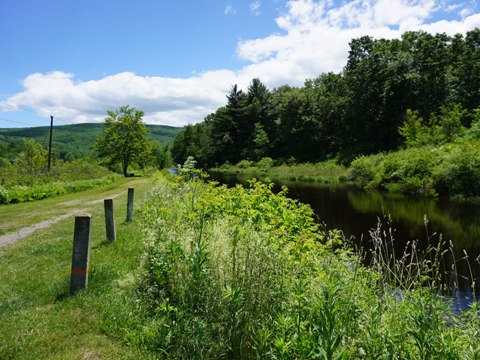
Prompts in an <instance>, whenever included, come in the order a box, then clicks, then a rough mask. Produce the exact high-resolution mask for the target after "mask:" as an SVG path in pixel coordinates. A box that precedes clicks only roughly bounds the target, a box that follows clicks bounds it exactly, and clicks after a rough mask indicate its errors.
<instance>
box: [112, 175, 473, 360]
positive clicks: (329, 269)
mask: <svg viewBox="0 0 480 360" xmlns="http://www.w3.org/2000/svg"><path fill="white" fill-rule="evenodd" d="M285 191H286V190H285V189H284V190H283V192H282V193H280V194H274V193H272V191H271V185H266V184H261V183H258V182H252V183H251V187H250V188H248V189H244V188H242V187H240V186H237V187H235V188H231V189H227V188H226V187H214V186H212V185H210V184H204V183H202V182H200V181H195V180H194V181H184V179H182V178H177V180H175V181H173V182H170V181H167V180H166V179H165V178H162V179H159V185H158V187H157V188H156V189H154V191H152V194H151V196H150V198H149V201H148V202H147V203H146V204H145V205H144V207H143V209H142V216H141V217H142V226H143V228H144V230H145V237H146V252H145V256H144V259H143V266H142V270H141V273H140V274H139V276H138V280H137V283H136V286H137V292H136V294H134V295H133V296H130V297H127V296H125V297H124V299H125V300H126V301H127V302H126V303H125V304H123V305H122V306H121V307H115V310H114V313H112V314H110V315H108V316H109V318H111V319H118V318H121V319H123V320H122V324H123V327H121V328H117V329H112V330H109V331H112V332H113V334H114V335H115V334H116V335H117V336H120V337H121V338H122V339H123V340H124V341H126V342H128V343H129V344H136V345H138V346H141V347H144V348H147V349H150V350H152V351H156V352H157V353H158V356H159V357H161V358H171V359H177V358H201V359H206V358H215V359H216V358H228V359H255V358H273V359H310V358H312V359H313V358H320V359H349V358H366V359H377V358H402V359H416V358H432V359H433V358H434V359H441V358H468V357H469V355H470V354H474V353H475V352H478V351H479V348H478V345H477V334H478V325H477V324H479V323H480V316H479V313H478V307H475V305H473V306H472V309H471V310H469V311H467V313H466V315H464V316H465V317H464V316H463V315H462V317H459V318H458V317H455V316H454V315H453V314H452V312H451V311H450V307H449V304H448V302H447V301H445V300H444V299H443V300H442V299H441V297H440V296H439V295H438V294H437V293H436V292H435V291H433V289H431V288H429V287H424V284H426V283H436V278H434V277H432V274H431V270H429V269H431V268H432V266H433V265H434V264H433V263H432V262H431V261H430V260H429V258H427V259H426V261H425V262H419V263H418V264H417V265H415V264H412V263H408V262H405V261H406V260H408V259H410V256H409V255H408V254H407V255H406V256H405V257H403V258H402V259H401V261H400V262H399V263H397V262H396V261H393V259H392V258H391V257H390V256H389V254H386V253H385V252H384V250H385V249H386V248H385V243H384V244H383V245H380V247H379V249H380V250H381V251H376V252H375V254H374V255H375V256H377V255H378V257H376V259H378V261H376V264H378V265H379V266H378V267H375V266H374V267H373V268H372V269H367V268H365V267H363V266H362V265H360V261H359V259H358V258H357V257H356V256H354V255H353V254H352V253H351V251H349V250H348V249H343V248H342V247H341V244H342V240H343V238H342V236H341V235H340V233H339V232H338V231H331V232H329V233H325V232H324V231H319V228H318V226H317V225H316V224H315V222H314V220H313V213H312V210H311V209H310V208H309V207H308V206H305V205H301V204H299V203H297V202H296V201H294V200H291V199H288V198H286V197H285V196H284V195H285ZM387 233H388V232H386V231H385V230H383V229H381V228H379V229H377V230H376V231H375V232H372V241H375V240H378V239H379V237H382V236H385V234H387ZM415 256H416V254H415ZM419 256H420V255H419ZM382 259H383V260H382ZM398 265H400V266H398ZM425 269H427V270H426V271H425ZM417 270H418V273H417V272H416V271H417ZM413 272H415V274H414V275H409V274H412V273H413ZM405 276H406V277H405ZM428 279H431V281H430V282H428V281H427V280H428ZM399 294H401V295H399ZM112 311H113V310H112ZM467 319H468V320H467ZM112 321H113V320H112ZM115 323H116V324H117V322H116V320H115ZM117 326H118V325H117ZM109 329H111V328H110V327H109Z"/></svg>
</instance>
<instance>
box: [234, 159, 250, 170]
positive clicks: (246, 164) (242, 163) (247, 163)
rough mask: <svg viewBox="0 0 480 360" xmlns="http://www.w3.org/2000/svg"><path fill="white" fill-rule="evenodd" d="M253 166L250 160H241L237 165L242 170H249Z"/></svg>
mask: <svg viewBox="0 0 480 360" xmlns="http://www.w3.org/2000/svg"><path fill="white" fill-rule="evenodd" d="M251 166H253V162H252V161H250V160H240V161H239V162H238V164H237V167H238V168H240V169H247V168H249V167H251Z"/></svg>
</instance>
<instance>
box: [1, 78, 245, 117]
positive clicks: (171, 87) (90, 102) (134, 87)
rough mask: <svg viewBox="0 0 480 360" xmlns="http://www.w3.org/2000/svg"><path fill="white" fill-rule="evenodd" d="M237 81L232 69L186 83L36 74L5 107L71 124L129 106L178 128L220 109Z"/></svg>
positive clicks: (24, 82) (179, 81) (163, 80)
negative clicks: (80, 79)
mask: <svg viewBox="0 0 480 360" xmlns="http://www.w3.org/2000/svg"><path fill="white" fill-rule="evenodd" d="M235 81H236V77H235V74H234V73H233V72H231V71H210V72H207V73H203V74H200V75H198V76H194V77H191V78H187V79H178V78H161V77H142V76H137V75H135V74H134V73H130V72H125V73H120V74H116V75H113V76H107V77H105V78H103V79H100V80H92V81H86V82H75V79H74V75H73V74H67V73H64V72H61V71H56V72H52V73H49V74H40V73H35V74H31V75H29V76H28V77H27V78H26V79H25V80H24V81H23V83H22V85H23V87H24V91H22V92H20V93H18V94H16V95H14V96H12V97H10V98H8V99H7V103H8V104H12V105H14V106H28V107H32V108H34V109H36V110H37V112H38V114H39V115H40V116H44V117H46V116H48V115H50V114H54V115H55V117H58V118H59V119H60V120H62V119H64V120H67V121H70V120H71V121H73V122H98V121H103V119H104V117H105V112H106V110H107V109H116V108H118V107H119V106H121V105H122V104H123V105H125V104H129V105H132V106H135V107H137V108H139V109H142V110H143V111H145V121H146V122H148V123H158V124H166V125H174V126H180V125H184V124H187V123H194V122H198V121H199V120H202V119H203V118H202V116H205V115H206V114H208V113H210V112H212V111H214V110H215V109H216V108H218V107H219V106H221V105H223V104H224V102H225V93H226V92H227V91H228V90H229V86H230V84H233V83H234V82H235ZM206 84H208V89H207V90H205V86H206ZM199 89H202V91H199ZM203 90H205V91H203ZM7 110H8V109H7Z"/></svg>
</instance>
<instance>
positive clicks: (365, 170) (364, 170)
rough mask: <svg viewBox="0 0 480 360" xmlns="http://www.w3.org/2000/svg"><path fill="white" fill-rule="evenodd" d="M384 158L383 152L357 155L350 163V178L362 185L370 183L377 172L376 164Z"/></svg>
mask: <svg viewBox="0 0 480 360" xmlns="http://www.w3.org/2000/svg"><path fill="white" fill-rule="evenodd" d="M384 158H385V154H376V155H370V156H365V155H361V156H359V157H357V158H356V159H355V160H353V161H352V163H351V164H350V168H349V171H350V178H351V179H352V180H354V181H356V182H358V183H359V184H361V185H362V186H368V185H371V184H372V183H373V181H374V179H375V176H376V174H377V172H378V166H379V164H380V163H381V162H382V161H383V159H384Z"/></svg>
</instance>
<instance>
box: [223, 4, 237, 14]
mask: <svg viewBox="0 0 480 360" xmlns="http://www.w3.org/2000/svg"><path fill="white" fill-rule="evenodd" d="M223 13H224V14H225V15H237V9H235V8H234V7H233V6H232V5H230V4H228V5H226V6H225V10H223Z"/></svg>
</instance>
